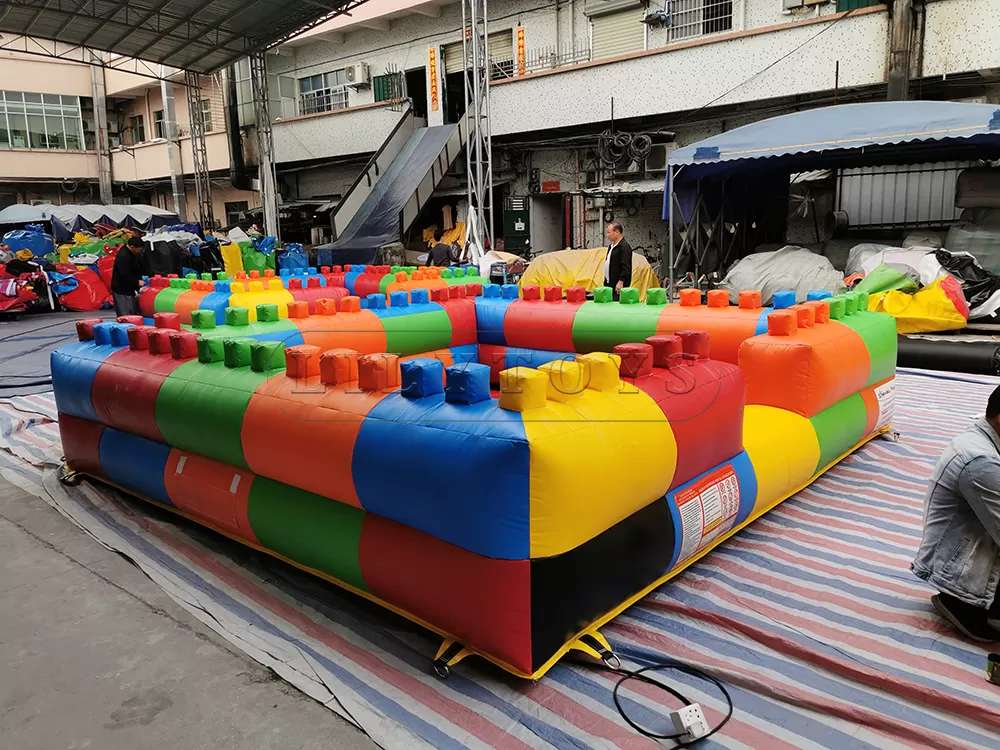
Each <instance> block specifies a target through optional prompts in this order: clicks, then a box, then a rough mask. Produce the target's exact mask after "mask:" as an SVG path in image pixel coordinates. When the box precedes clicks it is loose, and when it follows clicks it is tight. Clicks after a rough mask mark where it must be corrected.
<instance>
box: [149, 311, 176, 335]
mask: <svg viewBox="0 0 1000 750" xmlns="http://www.w3.org/2000/svg"><path fill="white" fill-rule="evenodd" d="M153 325H155V326H156V327H157V328H170V329H173V330H175V331H179V330H181V316H180V315H178V314H177V313H175V312H158V313H156V314H155V315H153Z"/></svg>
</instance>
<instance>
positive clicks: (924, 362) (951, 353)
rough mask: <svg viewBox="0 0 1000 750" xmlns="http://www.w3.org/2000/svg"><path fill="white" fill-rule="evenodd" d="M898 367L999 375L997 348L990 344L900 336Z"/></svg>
mask: <svg viewBox="0 0 1000 750" xmlns="http://www.w3.org/2000/svg"><path fill="white" fill-rule="evenodd" d="M896 363H897V365H898V366H900V367H919V368H922V369H925V370H949V371H951V372H967V373H971V374H974V375H1000V345H998V344H997V343H996V342H993V341H964V342H963V341H945V340H935V341H932V340H929V339H915V338H909V337H907V336H900V337H899V353H898V357H897V361H896Z"/></svg>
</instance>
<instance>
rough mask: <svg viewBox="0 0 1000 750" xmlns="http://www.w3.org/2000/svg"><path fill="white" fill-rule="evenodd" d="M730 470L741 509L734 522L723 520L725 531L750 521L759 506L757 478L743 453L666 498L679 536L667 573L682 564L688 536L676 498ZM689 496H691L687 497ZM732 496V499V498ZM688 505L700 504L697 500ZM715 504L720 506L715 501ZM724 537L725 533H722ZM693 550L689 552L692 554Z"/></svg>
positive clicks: (725, 489)
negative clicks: (757, 503) (683, 531)
mask: <svg viewBox="0 0 1000 750" xmlns="http://www.w3.org/2000/svg"><path fill="white" fill-rule="evenodd" d="M725 467H729V468H731V469H732V471H733V473H735V474H736V484H737V485H738V486H739V506H738V510H737V511H736V515H735V517H731V520H726V519H725V518H723V523H725V524H726V529H727V530H729V529H734V528H736V527H737V526H739V525H740V524H741V523H743V522H744V521H746V520H747V518H749V517H750V513H751V512H752V511H753V506H754V503H755V502H757V475H756V474H755V473H754V470H753V464H752V463H750V456H748V455H747V452H746V451H743V452H741V453H739V454H738V455H736V456H735V457H734V458H731V459H729V460H728V461H724V462H723V463H721V464H719V465H718V466H716V467H714V468H712V469H709V470H708V471H706V472H705V473H704V474H701V475H699V476H697V477H695V478H694V479H692V480H691V481H690V482H687V483H686V484H682V485H681V486H680V487H678V488H676V489H675V490H673V492H670V493H668V494H667V496H666V501H667V508H668V510H669V511H670V518H671V520H672V521H673V524H674V529H675V530H676V533H675V534H674V549H673V552H672V553H671V555H670V565H668V566H667V570H666V571H664V572H667V571H670V570H672V569H673V567H674V566H675V565H677V564H678V563H680V562H683V560H681V559H680V554H681V545H682V542H683V537H684V536H685V535H684V534H683V533H681V532H682V530H684V525H683V523H682V521H681V514H680V509H679V508H678V507H677V494H678V493H681V492H684V491H685V490H688V489H690V488H691V487H693V486H695V485H698V484H699V483H702V481H703V480H704V478H705V477H707V476H708V475H709V474H712V473H713V472H716V471H718V470H719V469H720V468H725ZM723 489H724V491H727V492H731V491H732V489H733V486H732V484H731V483H727V484H726V485H724V486H723ZM687 494H690V493H687ZM731 497H732V495H730V498H731ZM689 502H695V503H697V502H701V501H700V500H699V499H698V498H697V497H696V498H695V499H693V500H689ZM716 502H720V501H719V500H716ZM721 502H722V507H723V508H725V498H723V499H722V500H721ZM709 505H714V503H710V502H706V506H709ZM695 517H697V518H701V517H703V514H701V513H697V514H685V518H695ZM723 533H724V532H723ZM691 551H693V550H689V552H691Z"/></svg>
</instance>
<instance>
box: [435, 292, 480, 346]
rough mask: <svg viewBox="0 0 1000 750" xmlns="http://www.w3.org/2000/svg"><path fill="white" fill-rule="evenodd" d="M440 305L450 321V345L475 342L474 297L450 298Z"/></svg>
mask: <svg viewBox="0 0 1000 750" xmlns="http://www.w3.org/2000/svg"><path fill="white" fill-rule="evenodd" d="M455 288H456V287H452V289H455ZM431 291H434V290H431ZM441 306H442V307H443V308H444V311H445V312H446V313H448V319H449V320H450V321H451V346H462V345H463V344H475V343H476V341H477V338H476V337H477V332H476V301H475V299H473V298H471V297H466V298H464V299H450V300H448V301H447V302H443V303H442V304H441Z"/></svg>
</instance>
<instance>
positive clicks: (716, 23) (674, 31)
mask: <svg viewBox="0 0 1000 750" xmlns="http://www.w3.org/2000/svg"><path fill="white" fill-rule="evenodd" d="M667 14H668V18H669V21H668V24H669V25H668V27H667V28H668V32H669V39H670V41H671V42H677V41H680V40H681V39H690V38H691V37H697V36H706V35H708V34H718V33H721V32H723V31H732V29H733V0H669V2H668V3H667Z"/></svg>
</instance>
